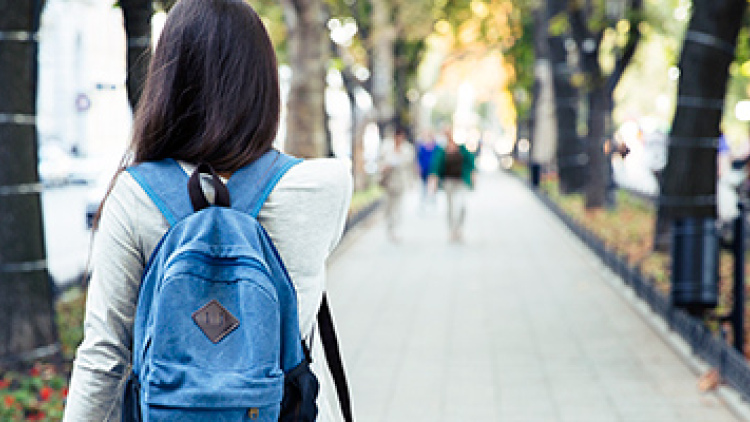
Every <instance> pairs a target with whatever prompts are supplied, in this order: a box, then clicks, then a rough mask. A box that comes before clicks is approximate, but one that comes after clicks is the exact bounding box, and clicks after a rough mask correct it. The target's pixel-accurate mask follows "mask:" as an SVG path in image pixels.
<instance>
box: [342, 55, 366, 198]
mask: <svg viewBox="0 0 750 422" xmlns="http://www.w3.org/2000/svg"><path fill="white" fill-rule="evenodd" d="M341 76H342V79H343V81H344V89H346V95H347V96H348V97H349V108H350V112H351V160H352V177H353V179H354V190H358V191H359V190H364V189H366V188H367V185H368V181H367V173H366V172H365V160H364V127H365V125H366V124H367V119H366V117H367V116H365V115H364V113H363V112H361V111H360V110H359V107H358V106H357V99H356V96H355V95H356V94H355V90H356V89H357V87H358V86H360V85H359V83H358V82H357V79H356V78H355V76H354V75H352V73H351V71H350V70H349V69H348V68H346V69H344V70H343V71H342V72H341Z"/></svg>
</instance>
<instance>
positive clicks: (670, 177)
mask: <svg viewBox="0 0 750 422" xmlns="http://www.w3.org/2000/svg"><path fill="white" fill-rule="evenodd" d="M746 4H747V2H746V1H745V0H696V1H694V2H693V16H692V18H691V19H690V24H689V26H688V31H687V33H686V36H685V41H684V44H683V47H682V55H681V57H680V62H679V68H680V81H679V85H678V92H679V94H678V99H677V110H676V112H675V116H674V119H673V122H672V131H671V133H670V140H669V151H668V160H667V166H666V167H665V169H664V179H663V183H662V192H661V198H660V211H661V212H662V213H664V215H663V216H664V217H666V218H683V217H695V218H715V217H716V139H717V138H718V137H719V135H720V128H719V124H720V122H721V116H722V111H723V107H724V95H725V93H726V85H727V80H728V78H729V73H728V70H729V65H730V63H731V62H732V60H733V59H734V47H735V45H736V40H737V34H738V33H739V29H740V27H741V25H742V17H743V14H744V10H745V7H746Z"/></svg>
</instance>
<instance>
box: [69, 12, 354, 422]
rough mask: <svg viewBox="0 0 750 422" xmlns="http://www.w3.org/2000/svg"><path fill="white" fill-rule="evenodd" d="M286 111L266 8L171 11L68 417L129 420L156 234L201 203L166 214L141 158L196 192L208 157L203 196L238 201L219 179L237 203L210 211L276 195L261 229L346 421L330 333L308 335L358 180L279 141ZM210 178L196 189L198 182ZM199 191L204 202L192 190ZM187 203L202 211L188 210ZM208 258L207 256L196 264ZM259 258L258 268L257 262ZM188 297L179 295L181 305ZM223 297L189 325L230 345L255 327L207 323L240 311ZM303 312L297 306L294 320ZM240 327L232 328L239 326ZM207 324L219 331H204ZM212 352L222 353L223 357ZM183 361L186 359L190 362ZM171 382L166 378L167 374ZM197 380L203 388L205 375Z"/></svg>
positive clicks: (99, 273) (118, 196)
mask: <svg viewBox="0 0 750 422" xmlns="http://www.w3.org/2000/svg"><path fill="white" fill-rule="evenodd" d="M279 112H280V89H279V81H278V69H277V63H276V56H275V52H274V49H273V46H272V44H271V41H270V39H269V36H268V33H267V32H266V29H265V27H264V26H263V23H262V21H261V19H260V18H259V17H258V15H257V14H256V12H255V11H254V10H253V9H252V8H251V7H250V6H249V5H248V4H247V3H246V2H245V1H242V0H181V1H179V2H177V3H176V5H175V6H174V7H173V8H172V10H171V11H170V13H169V15H168V18H167V21H166V24H165V27H164V30H163V32H162V34H161V37H160V39H159V41H158V44H157V47H156V49H155V51H154V55H153V60H152V62H151V65H150V68H149V71H148V76H147V81H146V84H145V88H144V91H143V95H142V97H141V100H140V103H139V106H138V109H137V110H136V113H135V121H134V128H133V135H132V142H131V146H130V150H129V153H128V154H126V156H125V159H124V160H123V167H122V168H121V170H120V171H119V172H118V173H117V174H116V175H115V177H114V179H113V181H112V186H111V189H110V191H109V193H108V195H107V197H106V198H105V201H104V203H103V205H102V209H101V212H100V218H99V221H98V230H97V233H96V235H95V239H94V243H93V250H92V261H91V281H90V284H89V288H88V296H87V303H86V315H85V322H84V339H83V342H82V343H81V345H80V346H79V348H78V351H77V354H76V358H75V362H74V366H73V373H72V379H71V383H70V392H69V396H68V399H67V404H66V408H65V415H64V420H65V421H68V422H85V421H97V422H99V421H118V422H119V421H121V414H122V413H123V412H124V411H126V410H132V409H125V408H124V407H123V400H122V397H123V392H124V389H125V386H126V384H128V383H129V380H128V378H129V376H130V368H131V365H134V363H135V362H133V358H135V359H139V358H140V356H135V357H132V352H133V347H134V346H133V341H134V336H135V335H137V332H136V333H134V318H135V317H136V311H138V312H140V310H141V304H139V303H138V300H139V294H140V295H143V294H146V293H149V292H144V290H143V289H141V281H142V277H143V276H144V272H145V271H146V269H148V270H149V271H151V269H152V268H153V267H152V266H151V263H149V257H150V256H151V255H152V252H153V251H155V250H157V252H158V251H160V250H163V248H164V246H163V245H161V244H159V242H160V239H162V237H163V236H164V238H165V239H168V236H170V233H173V232H174V230H177V229H180V228H181V227H185V225H184V224H182V225H181V223H183V222H185V221H187V220H188V219H190V218H198V217H196V216H197V215H198V214H199V213H198V212H196V213H193V214H191V216H189V217H185V218H184V219H183V220H179V218H177V220H178V221H177V222H176V223H175V221H174V220H173V219H170V218H168V213H167V214H166V215H165V213H164V210H163V209H162V208H164V204H157V203H155V202H154V200H152V198H153V196H152V195H153V192H146V191H145V190H144V188H143V187H142V186H143V185H142V184H141V181H139V180H136V177H137V176H136V175H137V173H136V172H134V171H133V170H132V169H134V168H136V169H143V168H145V167H149V166H150V167H149V168H154V167H160V166H162V167H167V168H169V169H170V171H171V172H172V173H171V174H172V175H173V176H174V177H173V178H162V180H161V182H162V183H161V184H162V185H164V186H166V187H168V188H169V189H168V190H171V191H172V192H177V194H173V195H177V196H180V195H182V196H184V197H185V201H186V203H187V204H190V200H191V199H192V197H191V198H190V199H187V196H188V189H187V187H186V186H187V183H186V181H187V180H188V178H189V175H190V174H191V173H193V171H194V170H195V169H196V168H198V169H199V170H200V173H203V172H204V170H206V169H208V171H207V172H209V173H212V174H214V176H215V177H213V176H212V177H211V178H208V179H206V178H204V177H200V176H205V175H204V174H203V175H202V174H200V173H196V174H198V175H199V177H194V178H191V180H198V181H199V186H202V190H203V191H204V192H203V193H204V195H205V196H204V195H200V196H201V197H202V198H204V200H205V201H207V202H214V201H215V204H216V205H218V204H219V203H220V200H221V201H222V202H223V201H228V200H229V198H227V197H225V196H224V195H223V193H222V192H223V191H222V187H224V188H228V189H229V191H230V193H231V195H230V196H231V207H232V208H231V209H227V208H226V205H224V206H221V207H219V206H209V208H207V209H205V210H204V211H203V212H208V213H209V214H208V215H216V214H215V213H214V214H211V213H213V212H214V211H216V212H217V213H224V212H234V211H235V202H237V203H240V204H241V203H243V202H248V203H250V202H252V201H253V200H254V198H249V197H246V196H244V195H243V193H245V192H250V191H252V192H255V189H260V190H258V192H262V194H263V195H268V196H267V198H266V200H265V202H263V201H262V200H261V201H259V202H258V207H259V211H258V212H257V214H256V215H257V217H256V218H257V222H258V223H260V225H261V226H262V228H263V229H265V232H267V234H268V236H267V237H262V239H267V238H270V239H271V240H272V243H273V245H275V246H276V248H277V250H278V255H279V256H280V259H281V261H283V263H284V264H285V266H286V270H287V271H286V272H287V273H288V276H289V278H290V279H291V283H292V285H293V287H294V290H295V291H296V303H297V306H296V308H297V309H296V311H297V315H298V324H299V329H298V331H299V334H300V335H299V337H301V339H302V340H303V342H304V343H305V344H306V345H307V346H310V345H311V344H312V351H311V353H312V362H313V364H312V372H313V373H314V374H315V376H316V377H317V378H318V380H319V382H320V394H319V395H318V400H317V407H318V416H317V419H316V420H317V421H319V422H328V421H337V420H339V416H340V415H338V412H337V411H334V409H335V408H334V407H333V406H331V405H330V404H329V402H328V401H329V399H332V400H334V402H335V397H333V398H329V397H326V393H327V392H328V391H332V387H331V386H330V382H331V381H330V378H329V375H328V373H327V371H326V370H324V369H323V367H322V366H321V364H320V362H324V361H325V360H324V359H323V358H322V353H323V350H322V348H321V341H320V339H319V337H318V336H317V335H316V336H315V337H316V339H315V340H314V341H312V337H313V334H312V333H313V330H314V327H315V326H316V314H317V312H318V309H319V308H320V306H321V302H322V301H323V300H324V296H323V291H324V288H325V261H326V258H327V257H328V255H329V253H330V252H331V251H332V249H333V248H334V247H335V246H336V244H337V243H338V241H339V239H340V236H341V233H342V231H343V226H344V220H345V217H346V213H347V210H348V206H349V200H350V197H351V189H352V181H351V176H350V173H349V169H348V167H347V165H346V164H344V163H342V162H341V161H338V160H335V159H310V160H298V159H295V158H293V157H289V156H286V155H284V154H281V153H280V152H278V151H276V150H275V149H274V148H273V141H274V138H275V137H276V131H277V127H278V122H279ZM299 161H301V162H299ZM281 162H285V163H289V165H290V166H291V167H288V166H287V168H288V170H286V169H285V171H286V172H284V171H279V172H278V173H277V174H278V175H279V177H278V181H276V180H270V181H269V180H268V177H267V175H268V174H269V171H271V170H273V169H274V168H275V167H274V165H277V164H278V163H281ZM268 169H270V170H268ZM266 170H268V171H266ZM250 175H253V176H252V177H251V176H250ZM219 176H221V177H219ZM219 181H220V182H219ZM209 182H210V183H209ZM266 182H267V184H266V185H263V183H266ZM274 182H276V184H275V185H274V184H273V183H274ZM224 183H226V185H224ZM192 186H195V185H194V184H193V185H191V187H192ZM264 186H265V192H264V191H263V190H264V189H263V188H264ZM274 186H275V187H274ZM200 190H201V189H200V188H198V192H200ZM192 192H193V191H191V193H192ZM222 198H224V199H222ZM193 204H194V206H195V202H193ZM167 205H169V204H167ZM207 205H208V204H207ZM224 210H227V211H224ZM190 212H191V213H192V209H190ZM240 214H242V215H244V212H243V213H239V212H238V213H236V214H231V215H240ZM203 215H206V214H203ZM220 215H230V214H220ZM173 217H174V216H173ZM177 217H179V216H177ZM200 218H206V217H200ZM238 218H239V217H238ZM190 221H196V220H190ZM238 221H239V220H238ZM242 221H245V220H242ZM170 227H171V229H170ZM243 229H244V226H240V227H238V231H242V230H243ZM168 231H169V233H168ZM260 231H262V230H260ZM165 233H166V235H165ZM206 233H207V234H206V236H209V237H210V233H215V232H213V231H210V230H209V231H206ZM243 233H244V232H243ZM226 253H229V252H226ZM155 256H156V255H155ZM220 258H221V257H219V258H217V259H220ZM277 258H278V257H277ZM208 264H211V263H208ZM208 264H207V265H208ZM147 265H148V267H147ZM199 270H200V267H197V269H195V271H199ZM249 270H250V269H249V268H248V270H247V271H249ZM266 271H270V270H266ZM277 273H280V272H279V271H277ZM173 283H176V281H170V282H169V285H171V284H173ZM208 283H209V284H206V285H208V286H213V285H211V284H210V283H211V280H208ZM223 284H230V283H223ZM145 285H146V283H145V281H144V286H145ZM166 285H167V284H164V286H166ZM287 286H289V283H287ZM214 287H215V288H224V286H218V285H217V286H213V287H211V288H214ZM139 289H141V291H140V293H139ZM196 289H197V287H195V288H190V287H186V293H189V294H194V293H195V290H196ZM257 290H258V288H256V291H257ZM269 294H270V293H269ZM240 299H242V301H240ZM254 299H257V298H256V297H254ZM245 300H247V298H246V297H244V296H243V297H241V298H240V297H228V298H223V299H221V298H220V299H219V302H221V304H223V305H224V306H226V307H227V308H230V309H231V307H230V306H229V305H227V304H233V303H235V302H239V303H240V304H239V305H238V306H245V304H244V303H245V302H244V301H245ZM175 302H180V301H175ZM288 303H292V304H293V303H295V302H294V301H290V302H288ZM180 305H181V304H180V303H174V306H180ZM209 305H210V303H209ZM161 309H162V310H163V309H165V308H161ZM170 309H171V308H170ZM217 309H219V310H220V307H217V306H215V305H214V308H213V311H212V312H213V313H210V312H209V311H211V310H210V309H209V311H205V313H204V314H199V313H198V312H197V311H196V314H194V315H193V320H195V322H193V321H192V320H189V321H188V322H186V323H185V324H186V326H189V325H190V324H193V325H194V327H192V328H194V329H195V330H199V329H203V330H204V331H203V332H199V331H196V332H197V333H198V334H191V335H195V336H197V337H198V338H201V339H202V340H203V341H205V342H206V344H207V345H208V346H212V344H211V342H209V341H208V340H209V339H210V340H211V341H212V342H213V343H216V344H219V345H221V344H222V342H224V343H225V344H226V342H228V341H232V342H234V341H237V339H238V338H242V337H237V335H240V334H241V332H242V333H244V332H245V331H242V330H247V329H249V328H248V324H246V323H245V322H244V321H245V320H242V321H243V322H241V323H239V327H236V326H235V325H231V326H227V327H224V328H226V331H222V332H217V331H216V330H214V332H211V330H208V329H206V327H205V325H206V324H207V325H211V324H213V325H214V326H216V324H218V323H220V324H225V323H227V322H232V320H231V318H230V317H231V316H232V315H231V313H230V312H224V313H222V312H218V313H217V312H216V310H217ZM292 309H294V308H292ZM225 310H226V309H225ZM165 312H167V311H165ZM139 315H140V314H139ZM242 315H244V314H242ZM235 316H237V317H238V318H237V319H242V318H243V317H242V316H241V315H235ZM179 318H181V320H180V321H181V322H182V319H184V318H187V319H190V318H191V315H190V314H187V316H185V315H180V316H179ZM294 320H295V318H292V319H290V320H289V319H288V320H285V321H287V322H289V321H294ZM135 323H136V324H139V321H138V320H136V321H135ZM243 324H244V325H243ZM292 325H297V324H292ZM287 326H290V325H287ZM208 328H211V327H208ZM214 328H216V327H214ZM219 328H222V327H221V326H219ZM235 328H236V329H235ZM159 329H160V330H162V331H169V330H172V329H173V327H171V326H163V327H159ZM231 330H234V331H233V332H230V331H231ZM204 333H205V336H204V335H203V334H204ZM227 333H228V334H227ZM207 336H208V337H209V339H206V337H207ZM222 336H226V337H222ZM233 336H234V337H233ZM149 341H150V339H149ZM147 346H148V345H147ZM147 346H146V347H147ZM167 346H168V347H166V346H165V347H162V349H163V350H167V351H172V350H176V349H179V348H181V347H184V344H183V341H182V340H180V341H176V342H175V343H173V344H172V343H170V344H169V345H167ZM208 346H207V347H208ZM297 346H299V344H297ZM215 358H216V359H220V358H222V356H215ZM242 359H245V358H244V357H242ZM182 363H184V364H185V365H189V364H190V363H191V362H187V361H186V362H182ZM214 366H215V365H214ZM160 369H161V370H163V368H160V367H159V365H158V362H156V363H153V364H152V366H151V367H150V370H151V371H152V372H153V373H156V372H158V371H159V370H160ZM218 372H221V371H217V370H213V369H203V372H202V373H200V376H201V377H203V376H205V377H206V378H200V379H209V377H210V376H214V375H216V374H215V373H218ZM264 374H265V375H264V376H269V377H278V376H279V373H278V371H277V370H274V371H270V372H268V373H266V372H264ZM162 375H163V374H162ZM269 379H271V378H269ZM189 381H191V380H189V379H185V378H179V377H176V378H173V379H171V380H169V382H170V383H169V384H158V383H157V381H152V382H150V383H148V384H147V385H145V386H144V384H141V388H146V387H147V388H150V389H157V390H158V389H159V388H161V390H159V391H160V394H164V395H166V394H172V393H175V394H177V396H178V397H182V398H184V397H188V396H191V394H192V396H195V394H193V392H190V391H187V390H188V389H187V388H184V387H185V384H186V383H188V382H189ZM236 381H237V383H239V384H241V385H243V388H244V386H245V385H246V384H247V383H248V382H250V381H252V380H251V379H244V378H241V379H239V378H238V379H237V380H236ZM163 382H164V383H166V382H167V381H163ZM193 382H195V380H193ZM166 385H168V386H169V387H165V386H166ZM194 385H198V387H202V386H201V385H200V383H195V384H194ZM273 385H274V389H273V396H274V397H275V398H280V395H281V394H282V392H283V388H281V389H277V387H276V385H277V384H273ZM217 387H221V386H217ZM169 388H174V389H175V391H171V392H170V391H167V390H168V389H169ZM248 394H249V393H248ZM192 396H191V397H192ZM277 396H278V397H277ZM160 397H165V396H160ZM170 397H174V396H170ZM248 397H249V396H248ZM284 399H285V400H286V399H287V397H286V396H285V397H284ZM152 400H154V401H156V400H157V398H156V396H155V394H152V395H151V396H147V402H148V405H149V409H151V407H150V406H151V405H152V404H154V403H152ZM162 400H164V399H163V398H162ZM243 400H248V399H247V398H243ZM274 400H275V399H274ZM176 401H177V402H179V400H176ZM185 401H186V402H182V403H177V405H184V406H190V405H193V406H195V407H199V406H198V405H196V404H195V403H193V402H191V401H190V400H185ZM229 402H230V400H229V399H227V400H225V402H223V403H222V402H221V400H216V401H212V402H211V404H210V406H222V405H227V403H229ZM156 404H157V405H158V404H160V403H156ZM161 404H163V403H161ZM230 404H231V403H230ZM243 404H244V402H243ZM273 406H277V407H276V411H278V406H281V405H280V404H279V403H278V402H275V404H273V405H272V407H273ZM157 407H158V406H157ZM157 410H159V411H162V410H163V409H157ZM215 410H216V409H215V408H213V407H212V408H208V409H206V408H204V409H194V410H193V411H195V412H198V411H206V412H209V413H207V414H206V415H205V416H206V419H205V420H212V417H211V416H210V415H213V413H210V412H213V411H215ZM282 410H283V409H282ZM260 412H261V413H260V415H261V416H260V417H258V409H257V408H250V409H249V410H248V409H246V410H245V413H244V415H245V416H243V417H248V418H252V419H258V420H263V421H265V420H266V419H267V418H264V417H263V416H262V415H263V413H262V412H263V410H261V411H260ZM190 420H193V419H190ZM222 420H229V419H222ZM232 420H234V419H232ZM274 420H276V419H274ZM284 420H287V419H284ZM295 420H296V419H295Z"/></svg>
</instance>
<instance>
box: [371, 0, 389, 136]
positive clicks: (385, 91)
mask: <svg viewBox="0 0 750 422" xmlns="http://www.w3.org/2000/svg"><path fill="white" fill-rule="evenodd" d="M391 13H392V11H391V8H390V3H389V2H388V1H387V0H372V27H373V32H372V43H373V51H372V56H371V57H372V67H371V69H372V96H373V103H374V104H375V109H376V110H377V112H378V127H379V128H380V136H381V137H385V136H389V132H390V130H391V129H392V128H391V124H392V120H393V115H394V111H393V95H392V93H393V77H394V57H393V56H394V42H395V29H394V28H393V19H392V18H391Z"/></svg>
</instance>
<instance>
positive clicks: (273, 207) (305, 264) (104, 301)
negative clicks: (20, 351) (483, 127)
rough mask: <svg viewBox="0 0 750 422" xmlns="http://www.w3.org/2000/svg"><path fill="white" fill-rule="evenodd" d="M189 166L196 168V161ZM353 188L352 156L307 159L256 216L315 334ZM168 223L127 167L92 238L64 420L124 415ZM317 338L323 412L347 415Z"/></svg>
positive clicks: (333, 417)
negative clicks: (137, 336)
mask: <svg viewBox="0 0 750 422" xmlns="http://www.w3.org/2000/svg"><path fill="white" fill-rule="evenodd" d="M181 164H182V165H183V167H184V168H185V169H186V171H188V172H191V171H192V169H193V166H192V165H189V164H185V163H181ZM351 190H352V178H351V175H350V173H349V169H348V166H347V165H346V164H345V163H344V162H342V161H340V160H336V159H315V160H305V161H303V162H302V163H300V164H298V165H296V166H294V167H292V168H291V169H290V170H289V171H288V172H287V173H286V174H285V175H284V176H283V177H282V178H281V180H280V181H279V183H278V184H277V185H276V187H275V189H274V190H273V191H272V192H271V195H270V196H269V197H268V199H267V200H266V202H265V204H264V205H263V208H262V209H261V211H260V214H259V215H258V221H259V222H260V223H261V225H263V227H264V228H265V229H266V231H267V232H268V234H269V236H270V237H271V239H272V240H273V242H274V244H275V246H276V248H277V249H278V251H279V255H281V258H282V260H283V261H284V264H285V265H286V267H287V270H288V272H289V275H290V277H291V279H292V282H293V284H294V286H295V288H296V291H297V299H298V306H299V320H300V330H301V333H302V336H303V337H304V338H307V339H309V338H310V337H311V335H312V333H313V330H314V328H315V317H316V314H317V310H318V307H319V306H320V301H321V298H322V294H323V290H324V289H325V269H326V268H325V262H326V259H327V258H328V255H329V254H330V253H331V251H332V250H333V249H334V247H335V246H336V245H337V244H338V242H339V240H340V238H341V233H342V231H343V228H344V223H345V220H346V216H347V211H348V208H349V201H350V199H351ZM168 228H169V225H168V224H167V221H166V220H165V219H164V217H163V216H162V215H161V213H160V212H159V209H158V208H157V207H156V206H155V205H154V204H153V202H151V199H150V198H149V197H148V195H146V193H145V192H144V191H143V190H142V189H141V187H140V185H138V183H137V182H136V181H135V180H133V178H132V177H131V176H130V175H129V174H128V173H127V172H124V173H122V174H121V175H120V176H119V177H118V179H117V181H116V183H115V185H114V188H113V189H112V192H111V194H110V196H109V198H108V199H107V201H106V204H105V207H104V210H103V213H102V219H101V222H100V226H99V230H98V232H97V233H96V236H95V238H94V244H93V251H92V260H91V282H90V284H89V289H88V297H87V302H86V316H85V320H84V339H83V342H82V343H81V345H80V346H79V348H78V351H77V352H76V358H75V362H74V365H73V374H72V378H71V383H70V390H69V393H68V399H67V404H66V408H65V415H64V417H63V420H64V421H68V422H83V421H97V422H98V421H110V420H111V421H118V422H119V421H120V419H121V417H120V411H121V405H122V403H121V399H122V392H123V387H124V385H125V384H124V383H125V381H126V379H127V377H128V375H129V373H130V346H131V343H132V330H133V318H134V316H135V310H136V304H137V299H138V289H139V286H140V282H141V277H142V275H143V271H144V266H145V264H146V262H147V261H148V258H149V257H150V256H151V252H152V251H153V249H154V247H155V246H156V244H157V243H158V242H159V239H161V237H162V236H163V235H164V233H166V231H167V229H168ZM312 337H314V338H315V339H317V338H319V337H318V336H317V335H315V336H312ZM312 343H313V344H312V346H313V347H312V353H313V367H312V369H313V372H315V374H316V375H317V376H318V379H319V380H320V383H321V390H320V395H319V397H318V409H319V416H318V419H317V420H318V421H319V422H329V421H337V420H340V415H339V412H338V411H337V407H336V398H335V393H333V391H335V390H333V386H332V382H331V379H330V375H329V374H328V371H327V370H325V369H324V367H323V366H322V365H321V362H324V359H323V358H322V353H323V351H322V348H321V345H320V341H313V342H312Z"/></svg>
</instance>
